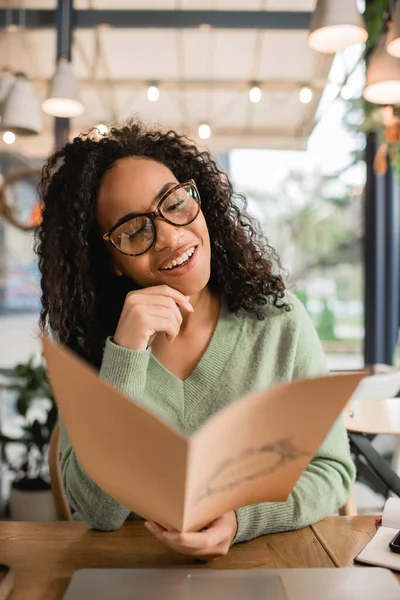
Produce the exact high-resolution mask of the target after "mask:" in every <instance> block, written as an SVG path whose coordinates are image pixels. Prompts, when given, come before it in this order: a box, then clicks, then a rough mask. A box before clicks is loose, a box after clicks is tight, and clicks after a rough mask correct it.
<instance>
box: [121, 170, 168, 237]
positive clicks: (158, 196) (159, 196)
mask: <svg viewBox="0 0 400 600" xmlns="http://www.w3.org/2000/svg"><path fill="white" fill-rule="evenodd" d="M176 185H178V182H176V181H168V182H167V183H164V185H163V186H162V188H161V189H159V190H158V192H157V194H156V195H155V197H154V200H153V202H152V205H154V204H158V203H159V202H160V200H161V199H162V197H163V196H164V195H165V194H166V193H167V192H168V190H169V189H171V188H172V187H174V186H176ZM151 212H152V211H151V210H150V211H147V212H146V211H143V210H142V211H138V212H132V213H127V214H126V215H124V216H123V217H121V218H120V219H118V221H117V222H116V223H114V225H113V226H112V229H114V228H116V227H118V226H119V225H122V223H125V222H126V221H129V220H130V219H134V218H135V217H138V216H140V215H146V214H149V213H151Z"/></svg>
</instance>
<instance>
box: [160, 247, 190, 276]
mask: <svg viewBox="0 0 400 600" xmlns="http://www.w3.org/2000/svg"><path fill="white" fill-rule="evenodd" d="M196 247H197V246H196V245H194V244H191V245H188V246H183V247H182V248H180V249H179V250H176V251H175V252H173V253H172V254H170V255H169V257H168V258H167V259H166V260H164V261H163V262H162V263H161V265H160V266H159V267H158V269H159V271H168V270H171V269H173V268H176V267H179V266H181V265H184V264H185V263H186V262H188V261H189V259H190V258H191V257H192V256H193V254H194V253H195V250H196Z"/></svg>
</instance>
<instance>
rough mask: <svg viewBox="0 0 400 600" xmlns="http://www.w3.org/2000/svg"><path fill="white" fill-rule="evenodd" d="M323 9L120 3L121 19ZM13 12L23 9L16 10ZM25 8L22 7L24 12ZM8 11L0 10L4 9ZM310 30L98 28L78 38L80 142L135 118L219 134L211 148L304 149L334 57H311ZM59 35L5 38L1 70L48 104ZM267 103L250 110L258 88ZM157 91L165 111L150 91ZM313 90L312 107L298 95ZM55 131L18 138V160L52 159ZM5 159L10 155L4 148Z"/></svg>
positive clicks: (277, 0)
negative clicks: (141, 12)
mask: <svg viewBox="0 0 400 600" xmlns="http://www.w3.org/2000/svg"><path fill="white" fill-rule="evenodd" d="M315 2H316V0H266V1H263V0H164V1H162V0H158V1H157V0H134V1H133V0H113V3H112V7H113V9H114V8H115V9H118V8H120V9H144V8H146V9H173V8H177V7H180V8H183V9H189V8H190V9H207V10H208V9H221V10H228V9H229V10H236V9H238V10H262V9H267V10H280V11H281V10H296V11H302V10H304V11H310V10H313V7H314V6H315ZM14 4H15V3H14ZM17 4H19V3H17ZM4 6H5V3H4V1H3V2H1V1H0V7H4ZM24 6H25V7H26V8H54V6H55V2H54V0H25V2H24ZM75 7H76V8H78V9H87V8H92V9H93V8H94V9H96V8H107V9H109V8H110V1H109V0H75ZM307 34H308V32H307V31H305V30H255V29H251V30H247V29H246V30H243V29H238V30H232V29H222V30H221V29H219V30H215V29H209V30H201V29H145V28H143V29H128V28H119V29H111V28H98V29H96V30H83V29H82V30H77V31H75V34H74V45H73V66H74V72H75V74H76V76H77V77H78V78H79V80H80V82H81V91H82V100H83V103H84V104H85V107H86V111H85V113H84V114H83V115H82V116H81V117H78V118H76V119H73V120H72V121H71V125H72V131H73V134H77V133H79V132H80V131H82V130H86V129H88V128H90V127H92V126H94V125H96V124H97V123H98V122H110V121H114V120H121V119H124V118H127V117H129V116H132V115H134V114H138V115H140V116H141V117H142V118H144V119H146V120H151V121H155V122H157V123H159V124H161V125H162V126H164V127H174V128H176V129H178V130H179V131H185V132H187V133H188V134H189V135H192V136H194V137H196V135H197V127H198V125H199V123H201V122H204V121H206V122H208V123H209V124H210V125H211V128H212V132H213V135H212V137H211V138H210V139H209V140H208V141H207V145H208V146H209V147H210V148H211V149H212V150H213V151H214V152H221V151H226V150H228V149H230V148H232V147H252V148H260V147H261V148H267V147H270V148H290V149H297V148H304V147H305V144H306V140H307V137H308V135H309V134H310V132H311V131H312V128H313V121H314V115H315V112H316V109H317V106H318V102H319V99H320V95H321V92H322V90H323V88H324V85H325V83H326V80H327V76H328V72H329V68H330V65H331V62H332V58H331V57H327V56H325V55H322V54H318V53H316V52H313V51H312V50H310V49H309V47H308V44H307ZM55 48H56V34H55V31H53V30H25V31H18V32H14V33H10V32H5V31H3V32H1V35H0V55H1V56H2V61H3V64H4V65H5V66H7V67H9V68H10V69H12V70H15V71H24V72H25V73H27V75H28V76H29V77H30V78H31V79H32V81H33V83H34V85H35V88H36V90H37V93H38V95H39V96H40V98H44V97H45V95H46V89H47V83H48V80H49V79H50V78H51V76H52V74H53V72H54V64H55ZM255 80H256V81H260V82H261V83H260V86H261V87H262V88H263V92H264V93H263V98H262V100H261V102H260V103H258V104H252V103H250V102H249V98H248V90H249V86H250V83H251V81H255ZM152 81H157V82H158V86H159V89H160V92H161V94H160V99H159V101H158V102H155V103H154V102H149V101H148V99H147V86H148V85H149V83H150V82H152ZM304 85H308V86H310V87H311V88H313V89H314V90H315V93H314V97H313V101H312V102H311V103H310V104H308V105H303V104H301V103H300V102H299V90H300V88H301V87H302V86H304ZM52 144H53V123H52V119H51V118H49V117H45V118H44V131H43V133H42V134H40V135H39V136H34V137H31V138H28V137H26V138H20V139H18V140H17V143H16V144H14V146H13V147H12V149H13V150H19V151H21V152H24V153H27V154H31V155H34V154H35V155H38V154H40V155H42V154H46V153H48V152H49V151H50V149H51V147H52ZM2 149H5V148H4V145H3V144H2Z"/></svg>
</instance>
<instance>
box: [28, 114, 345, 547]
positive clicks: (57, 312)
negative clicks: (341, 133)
mask: <svg viewBox="0 0 400 600" xmlns="http://www.w3.org/2000/svg"><path fill="white" fill-rule="evenodd" d="M41 195H42V200H43V205H44V208H43V221H42V224H41V227H40V230H39V233H38V255H39V262H40V270H41V276H42V279H41V284H42V292H43V294H42V303H43V309H42V313H41V327H42V329H43V330H47V329H50V330H51V331H52V332H53V333H54V334H55V335H56V336H57V338H58V339H59V341H60V342H61V343H63V344H66V345H67V346H69V347H70V348H71V349H73V350H74V351H76V352H77V353H79V354H80V355H81V356H83V357H84V358H85V359H86V360H87V361H89V362H90V363H92V364H93V365H94V366H95V367H96V368H98V369H99V371H100V376H101V377H103V378H105V379H107V380H108V381H109V382H110V383H111V384H112V385H114V386H115V387H117V388H118V389H120V390H121V391H122V392H123V393H125V394H127V395H128V396H131V397H132V398H137V399H140V400H141V401H142V402H144V403H145V404H146V405H147V406H148V407H149V408H150V409H151V410H154V411H157V412H158V413H159V414H160V415H161V416H162V417H163V418H166V419H169V420H170V421H171V422H172V423H174V424H175V425H177V426H179V427H180V428H181V429H182V430H183V431H184V432H186V433H187V434H190V433H192V432H194V431H195V430H196V429H197V428H198V427H199V426H200V425H201V424H202V423H203V422H204V421H205V420H206V419H207V418H209V417H210V416H211V415H212V414H213V413H215V412H216V411H218V410H220V409H221V408H222V407H223V406H225V405H227V404H228V403H230V402H232V401H233V400H234V399H235V398H237V397H240V396H242V395H244V394H246V393H249V392H253V391H256V390H260V389H265V388H266V387H268V386H271V385H273V384H275V383H277V382H279V381H282V380H290V379H294V378H300V377H308V376H312V375H316V374H322V373H325V372H326V367H325V361H324V356H323V352H322V349H321V346H320V343H319V340H318V337H317V335H316V332H315V330H314V329H313V326H312V324H311V321H310V319H309V317H308V316H307V313H306V311H305V310H304V308H303V306H302V305H301V303H300V302H299V301H298V300H297V299H296V297H295V296H294V295H292V294H290V293H289V292H287V291H285V285H284V282H283V280H282V277H281V276H280V274H279V271H278V267H279V263H278V260H277V257H276V255H275V253H274V251H273V250H272V248H271V247H270V246H269V245H268V243H267V240H266V239H265V238H264V237H263V236H262V235H261V233H260V231H259V228H258V226H257V224H256V223H255V221H254V220H253V219H251V218H250V217H249V216H248V215H247V214H246V212H245V203H244V200H243V198H242V197H241V196H238V195H237V194H234V192H233V190H232V186H231V184H230V182H229V180H228V179H227V178H226V177H225V176H224V175H223V174H222V173H221V171H219V169H218V168H217V166H216V164H215V162H214V161H213V160H212V158H211V156H210V155H209V153H207V152H200V151H199V150H198V149H197V148H196V146H195V145H194V144H193V143H192V142H191V141H189V140H188V139H187V138H185V137H182V136H179V135H178V134H177V133H175V132H173V131H170V132H168V133H162V132H161V131H157V130H148V129H146V128H145V127H144V126H143V125H141V124H140V123H137V122H132V123H129V124H128V125H126V126H124V127H122V128H120V129H118V128H115V129H112V130H111V132H110V133H109V134H108V135H107V136H106V137H102V138H101V139H98V140H94V139H91V138H90V137H78V138H75V139H74V140H73V141H72V142H70V143H67V144H66V145H65V146H64V147H63V148H61V149H60V150H58V151H57V152H55V153H54V154H53V156H51V157H50V159H49V160H48V162H47V165H46V166H45V168H44V171H43V178H42V183H41ZM323 401H324V399H323V398H321V402H323ZM110 418H112V415H110ZM61 428H62V459H61V469H62V476H63V484H64V488H65V492H66V495H67V498H68V500H69V502H70V504H71V506H72V507H73V508H74V509H75V510H76V511H77V512H78V513H79V514H80V515H81V516H82V517H83V518H84V519H85V520H87V521H88V522H89V523H90V524H91V525H92V526H93V527H96V528H99V529H103V530H115V529H117V528H118V527H120V526H121V525H122V524H123V523H124V521H125V520H126V519H127V518H128V517H131V515H130V511H129V510H128V509H127V508H125V507H124V506H121V505H120V504H118V503H117V502H116V501H115V500H114V499H113V498H111V497H110V496H108V495H107V494H106V493H105V492H104V491H103V490H101V489H100V488H99V487H98V486H97V485H96V483H94V482H93V481H92V480H91V479H90V478H89V477H88V475H87V474H86V473H85V472H84V470H83V468H82V467H81V465H80V463H79V461H78V460H77V457H76V455H75V452H74V449H73V448H72V447H71V444H70V443H69V440H68V436H67V432H66V431H65V427H63V425H62V423H61ZM353 479H354V468H353V464H352V462H351V458H350V454H349V448H348V443H347V436H346V432H345V429H344V426H343V424H342V423H341V421H340V420H339V421H338V422H337V423H336V424H335V426H334V427H333V428H332V430H331V432H330V433H329V435H328V437H327V438H326V440H325V442H324V444H323V445H322V446H321V448H320V450H319V451H318V453H317V454H316V456H315V457H314V459H313V460H312V461H311V463H310V464H309V466H308V467H307V469H306V471H305V472H304V474H303V475H302V477H301V478H300V479H299V481H298V482H297V484H296V486H295V488H294V490H293V492H292V493H291V494H290V496H289V498H288V500H287V502H284V503H262V504H257V505H253V506H246V507H244V508H240V509H238V510H236V511H234V512H231V513H228V514H225V515H221V517H220V518H218V519H217V520H216V521H214V522H213V523H210V524H209V526H208V527H207V528H205V530H202V531H201V532H198V533H197V532H196V533H186V534H180V533H177V532H167V531H165V530H163V529H162V528H161V527H160V526H159V525H157V524H156V523H146V526H147V527H148V529H149V530H150V531H151V532H152V533H153V534H154V535H155V536H156V537H157V538H158V539H159V540H161V541H162V542H164V543H165V544H167V545H168V546H170V547H171V548H173V549H175V550H176V551H178V552H181V553H183V554H187V555H191V556H195V557H199V558H206V559H207V558H214V557H217V556H221V555H223V554H226V552H227V551H228V550H229V548H230V546H231V545H232V544H233V543H236V542H242V541H245V540H250V539H252V538H254V537H256V536H260V535H264V534H267V533H272V532H278V531H285V530H290V529H296V528H300V527H303V526H306V525H309V524H311V523H314V522H316V521H318V520H319V519H321V518H323V517H325V516H327V515H328V514H330V513H332V512H335V511H336V510H337V509H338V508H339V507H340V506H341V505H343V504H344V503H345V502H346V500H347V498H348V495H349V491H350V488H351V485H352V482H353Z"/></svg>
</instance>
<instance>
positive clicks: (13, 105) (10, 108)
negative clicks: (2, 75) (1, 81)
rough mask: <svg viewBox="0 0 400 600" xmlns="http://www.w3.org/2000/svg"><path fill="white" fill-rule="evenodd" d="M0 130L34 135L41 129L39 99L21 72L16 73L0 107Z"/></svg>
mask: <svg viewBox="0 0 400 600" xmlns="http://www.w3.org/2000/svg"><path fill="white" fill-rule="evenodd" d="M0 129H1V130H2V131H12V132H13V133H15V134H20V135H34V134H37V133H40V132H41V130H42V113H41V111H40V105H39V100H38V98H37V96H36V94H35V92H34V90H33V89H32V86H31V84H30V83H29V81H28V80H27V78H26V77H25V75H24V74H23V73H17V74H16V75H15V78H14V82H13V84H12V85H11V87H10V90H9V92H8V95H7V97H6V98H5V100H4V102H3V105H2V108H1V123H0Z"/></svg>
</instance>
